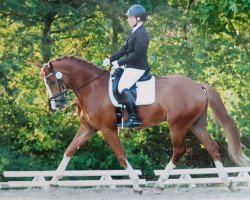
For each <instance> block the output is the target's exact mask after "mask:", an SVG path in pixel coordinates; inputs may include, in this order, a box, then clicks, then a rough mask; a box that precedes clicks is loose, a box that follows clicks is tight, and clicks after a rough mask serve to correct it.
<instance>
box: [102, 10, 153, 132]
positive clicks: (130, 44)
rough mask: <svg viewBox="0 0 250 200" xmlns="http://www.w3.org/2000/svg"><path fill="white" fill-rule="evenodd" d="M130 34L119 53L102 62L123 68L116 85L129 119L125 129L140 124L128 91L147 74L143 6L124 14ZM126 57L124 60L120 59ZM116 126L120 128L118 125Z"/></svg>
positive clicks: (146, 41) (133, 100) (145, 17)
mask: <svg viewBox="0 0 250 200" xmlns="http://www.w3.org/2000/svg"><path fill="white" fill-rule="evenodd" d="M125 16H126V17H127V21H128V24H129V26H130V27H131V28H132V33H131V34H129V36H128V38H127V41H126V43H125V45H124V46H123V47H122V49H121V50H120V51H118V52H117V53H115V54H114V55H112V56H111V57H110V58H107V59H105V60H104V61H103V65H104V66H107V65H110V63H112V65H113V67H114V68H118V67H120V66H123V67H124V68H125V69H124V72H123V74H122V76H121V79H120V81H119V84H118V91H119V93H120V94H121V96H122V99H123V102H122V103H124V104H125V105H126V108H127V111H128V113H129V118H128V120H127V121H126V122H124V124H123V126H124V127H125V128H135V127H139V126H140V124H141V122H140V121H139V119H138V116H137V111H136V105H135V99H134V97H133V96H132V94H131V93H130V91H129V89H130V88H131V87H132V86H133V85H134V84H135V83H136V82H137V81H138V80H139V79H140V78H141V77H142V76H143V75H144V74H145V73H149V70H150V67H149V64H148V58H147V50H148V45H149V37H148V32H147V31H146V29H145V28H144V26H143V22H145V21H146V19H147V15H146V11H145V9H144V7H143V6H141V5H133V6H131V7H130V8H129V9H128V11H127V13H126V14H125ZM124 55H126V57H125V58H124V59H121V60H119V61H117V60H118V59H120V58H121V57H123V56H124ZM118 126H120V125H119V124H118Z"/></svg>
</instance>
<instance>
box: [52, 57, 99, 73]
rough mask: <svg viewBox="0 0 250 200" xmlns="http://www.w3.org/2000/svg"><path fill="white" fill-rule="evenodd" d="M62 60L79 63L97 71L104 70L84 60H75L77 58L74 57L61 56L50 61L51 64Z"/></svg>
mask: <svg viewBox="0 0 250 200" xmlns="http://www.w3.org/2000/svg"><path fill="white" fill-rule="evenodd" d="M63 60H69V61H74V62H78V63H80V64H81V65H84V66H85V65H88V66H90V67H93V68H95V69H97V70H104V69H102V68H100V67H98V66H96V65H95V64H93V63H90V62H88V61H86V60H82V59H81V58H77V57H75V56H63V57H59V58H56V59H55V60H52V61H51V62H53V61H63Z"/></svg>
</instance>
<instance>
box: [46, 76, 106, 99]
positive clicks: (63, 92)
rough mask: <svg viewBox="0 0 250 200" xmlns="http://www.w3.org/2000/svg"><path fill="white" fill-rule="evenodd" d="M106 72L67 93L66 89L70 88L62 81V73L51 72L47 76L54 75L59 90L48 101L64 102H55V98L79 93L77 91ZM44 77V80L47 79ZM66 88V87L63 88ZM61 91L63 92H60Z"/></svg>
mask: <svg viewBox="0 0 250 200" xmlns="http://www.w3.org/2000/svg"><path fill="white" fill-rule="evenodd" d="M107 72H108V71H105V72H104V73H103V74H101V75H100V76H97V77H96V78H94V79H92V80H90V81H89V82H87V83H84V84H83V85H81V86H80V87H78V88H77V89H74V90H72V91H71V92H69V93H68V92H67V89H68V88H70V87H69V86H68V85H67V84H66V83H65V82H64V80H63V79H62V73H61V72H53V73H51V74H49V75H48V76H51V75H52V74H54V75H55V77H56V80H57V83H58V85H59V90H60V92H59V93H58V94H56V95H54V96H52V97H50V98H49V100H53V101H65V100H56V99H55V98H57V97H60V96H62V95H64V97H65V98H66V97H67V96H68V95H69V94H72V93H74V92H76V91H77V92H79V90H80V89H81V88H83V87H85V86H87V85H89V84H90V83H92V82H94V81H95V80H97V79H99V78H100V77H102V76H103V75H105V74H106V73H107ZM57 73H60V75H59V77H58V76H57ZM48 76H46V77H45V79H46V78H47V77H48ZM64 86H66V87H64ZM62 89H63V90H62Z"/></svg>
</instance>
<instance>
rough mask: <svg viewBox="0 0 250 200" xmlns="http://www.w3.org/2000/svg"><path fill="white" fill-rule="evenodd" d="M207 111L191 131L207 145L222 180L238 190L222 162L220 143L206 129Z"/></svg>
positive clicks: (231, 188)
mask: <svg viewBox="0 0 250 200" xmlns="http://www.w3.org/2000/svg"><path fill="white" fill-rule="evenodd" d="M206 118H207V116H206V113H204V114H203V115H202V116H201V117H200V118H199V119H198V120H197V121H196V122H195V123H194V124H193V126H192V128H191V131H192V132H193V134H194V135H195V136H196V137H197V139H198V140H199V141H200V142H201V143H202V144H203V145H204V146H205V148H206V149H207V151H208V153H209V154H210V155H211V157H212V159H213V161H214V164H215V166H216V168H217V170H218V175H219V177H220V178H221V180H222V182H223V183H224V184H225V185H226V186H227V187H228V188H229V189H230V190H232V191H237V190H238V189H237V188H236V187H235V185H233V184H232V182H231V181H229V179H228V175H227V173H226V171H225V170H224V167H223V164H222V162H221V157H220V153H219V147H218V144H217V143H216V142H215V141H214V140H213V139H212V138H211V136H210V135H209V133H208V132H207V129H206Z"/></svg>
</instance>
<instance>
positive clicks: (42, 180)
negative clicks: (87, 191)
mask: <svg viewBox="0 0 250 200" xmlns="http://www.w3.org/2000/svg"><path fill="white" fill-rule="evenodd" d="M135 173H136V174H137V175H141V174H142V173H141V171H140V170H135ZM54 174H55V171H5V172H4V173H3V175H4V177H6V178H28V177H30V178H32V181H8V182H1V183H0V188H25V187H44V188H46V187H48V186H49V184H50V180H51V178H52V177H53V175H54ZM115 176H116V177H117V176H119V177H122V179H114V177H115ZM62 177H85V178H86V177H89V178H90V177H98V178H99V179H98V180H60V181H58V186H63V187H83V186H110V187H116V186H120V185H132V181H131V180H129V177H128V173H127V171H126V170H91V171H89V170H86V171H83V170H80V171H65V172H64V173H63V175H62ZM48 178H49V180H46V179H48ZM146 183H147V182H146V180H145V179H140V180H139V184H140V185H145V184H146Z"/></svg>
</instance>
